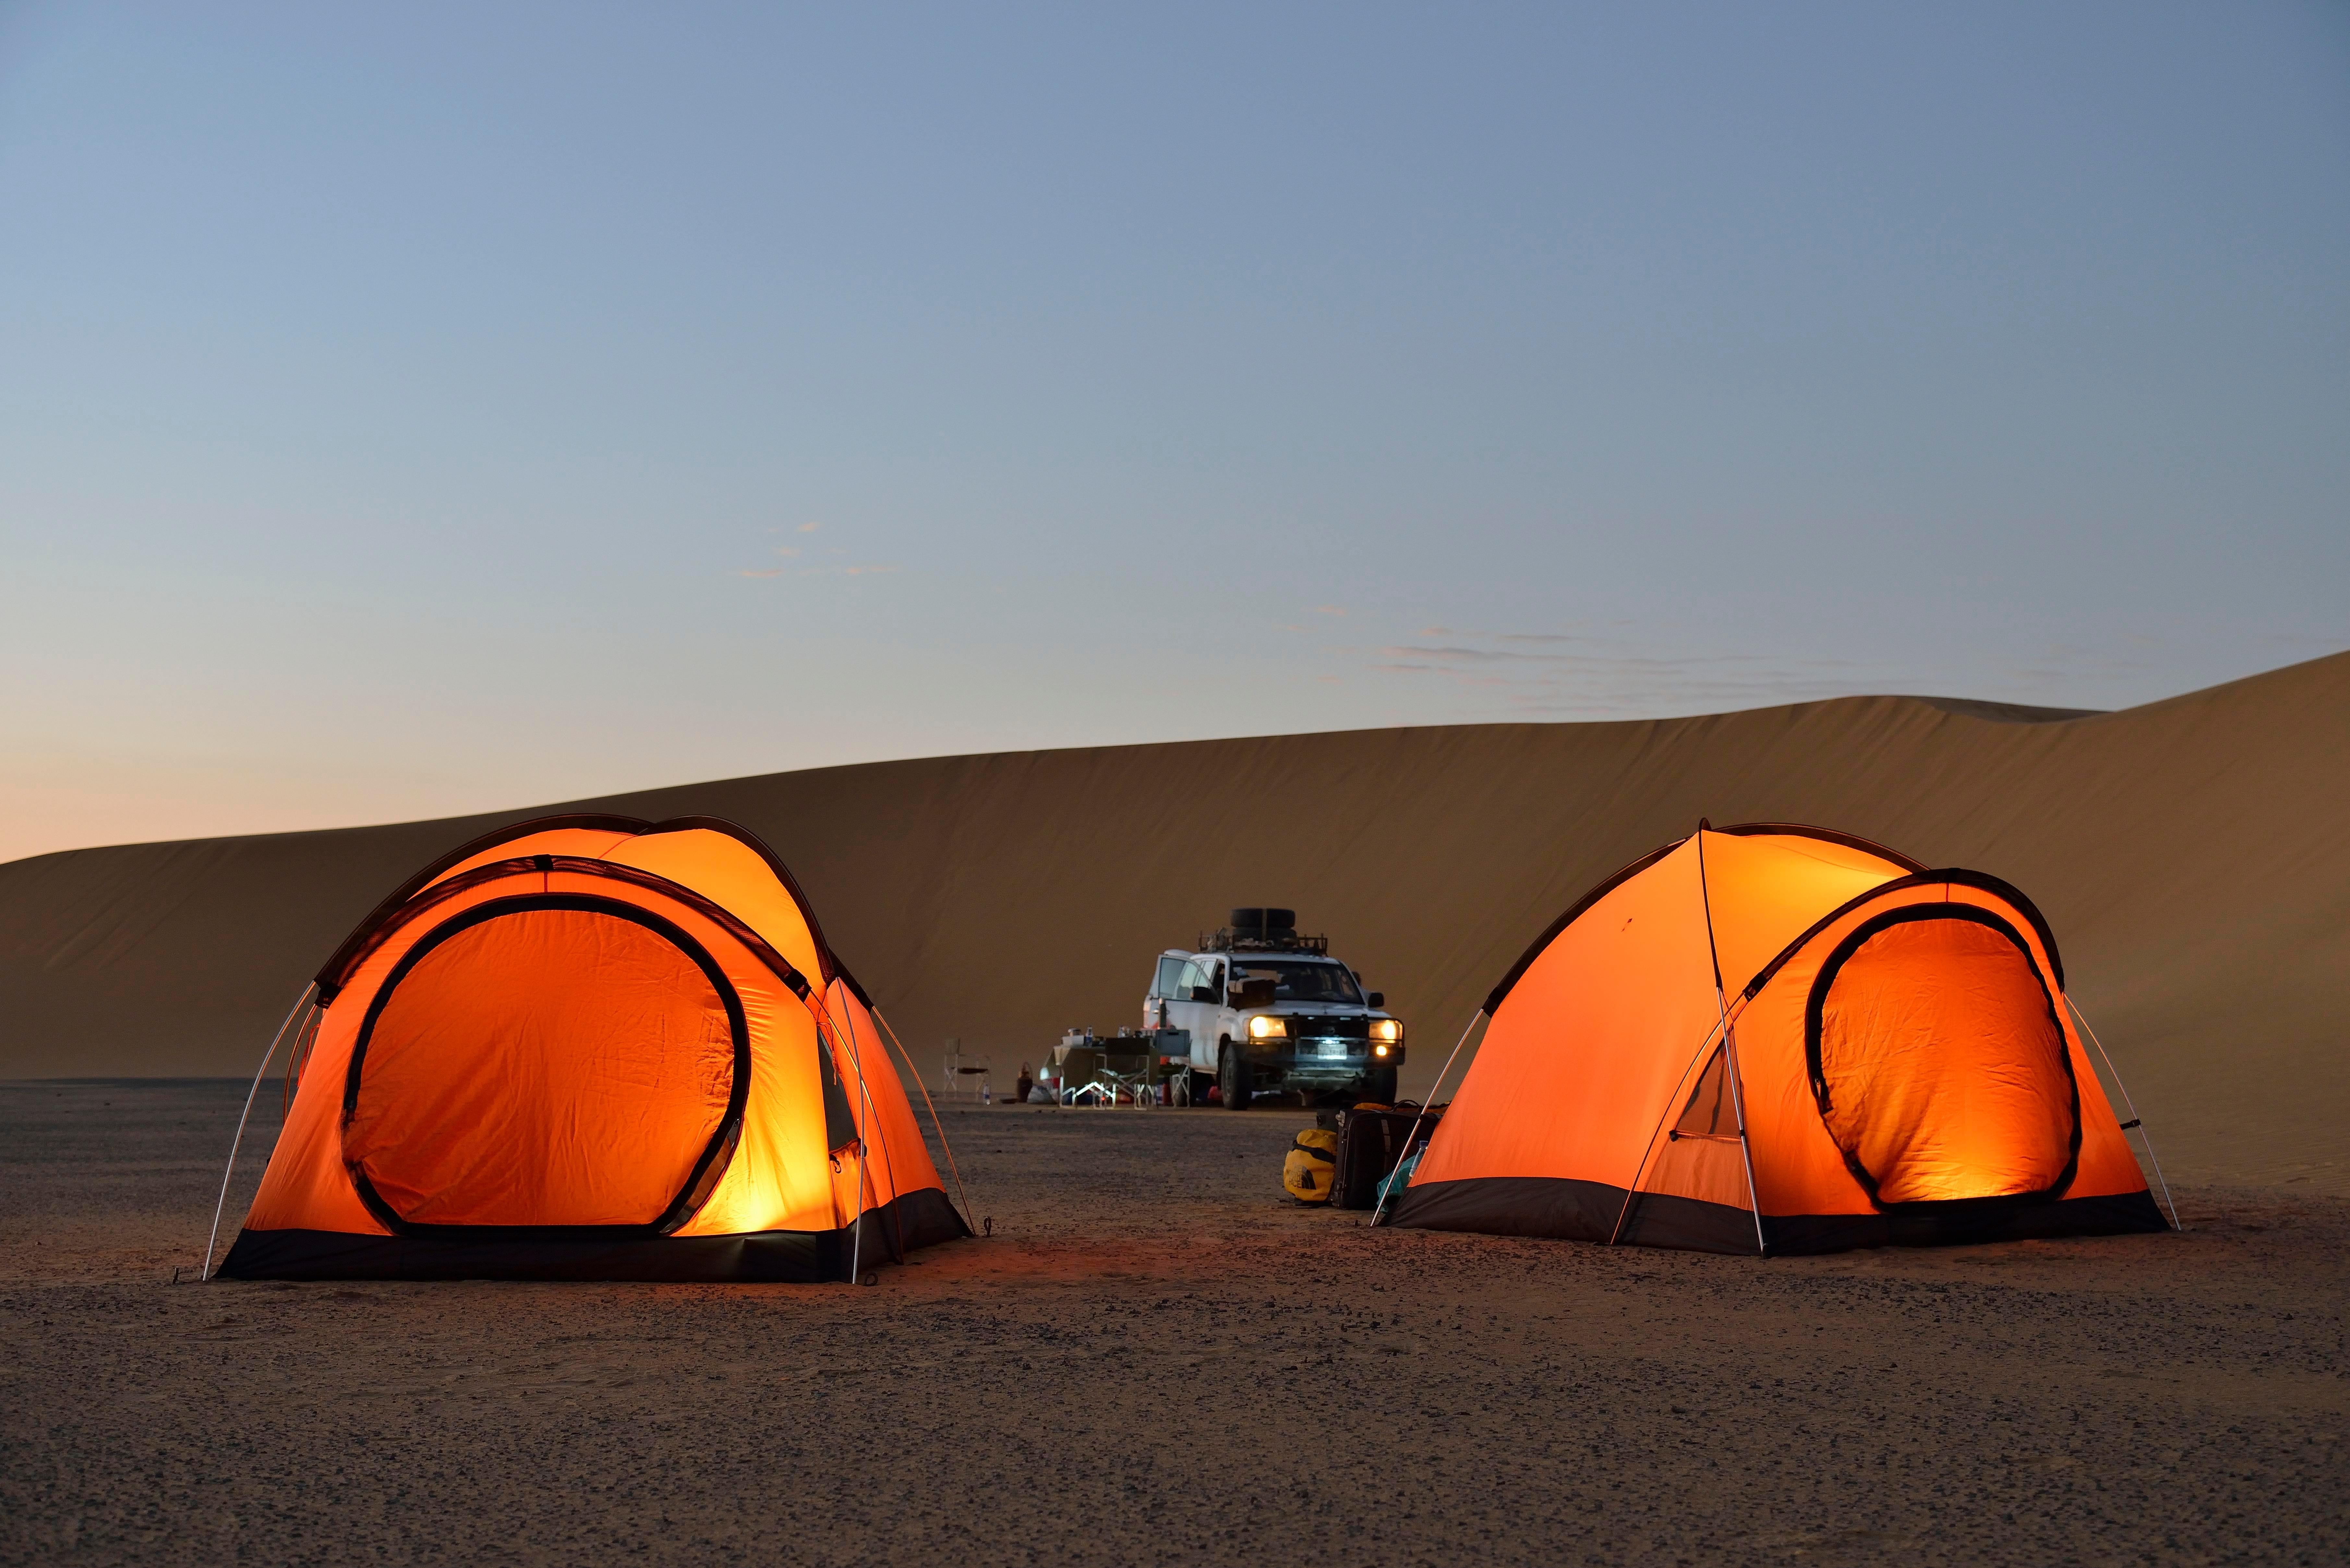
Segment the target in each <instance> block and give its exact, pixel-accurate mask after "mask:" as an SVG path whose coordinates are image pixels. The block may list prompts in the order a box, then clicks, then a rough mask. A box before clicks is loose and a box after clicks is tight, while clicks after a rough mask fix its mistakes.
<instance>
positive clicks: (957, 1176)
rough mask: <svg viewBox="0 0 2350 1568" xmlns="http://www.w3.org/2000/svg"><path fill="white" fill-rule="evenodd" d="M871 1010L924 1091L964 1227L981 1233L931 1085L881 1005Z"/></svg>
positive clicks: (877, 1025)
mask: <svg viewBox="0 0 2350 1568" xmlns="http://www.w3.org/2000/svg"><path fill="white" fill-rule="evenodd" d="M871 1012H872V1013H873V1026H874V1027H875V1028H877V1029H879V1030H880V1031H881V1033H882V1034H883V1036H884V1037H886V1038H887V1039H888V1040H889V1044H892V1045H895V1046H896V1047H897V1048H898V1054H899V1055H900V1056H902V1057H904V1058H905V1059H906V1070H907V1071H908V1072H909V1073H911V1074H912V1075H914V1087H915V1088H917V1089H920V1091H921V1093H922V1105H923V1106H924V1108H926V1109H927V1110H928V1111H929V1112H930V1113H931V1130H933V1131H934V1132H936V1133H937V1134H938V1135H939V1147H941V1148H942V1149H944V1150H946V1155H947V1171H948V1174H950V1175H951V1176H952V1177H953V1178H954V1184H955V1194H956V1196H957V1197H959V1198H961V1199H962V1223H963V1229H964V1230H966V1231H970V1232H971V1233H972V1235H974V1236H976V1235H978V1234H979V1227H978V1226H976V1225H974V1224H972V1222H971V1194H970V1193H968V1192H965V1191H964V1190H963V1188H962V1171H961V1170H960V1169H957V1168H956V1166H955V1157H954V1145H952V1144H951V1143H949V1142H948V1141H947V1129H946V1127H945V1126H944V1125H943V1124H941V1122H940V1120H939V1107H938V1106H937V1105H936V1104H935V1103H933V1102H932V1100H931V1087H930V1085H928V1084H925V1083H923V1082H922V1073H921V1069H920V1068H919V1067H917V1066H915V1065H914V1056H913V1053H912V1052H910V1051H909V1050H907V1049H906V1043H905V1042H904V1041H902V1040H900V1039H899V1038H898V1032H897V1031H896V1030H895V1029H892V1028H890V1027H889V1019H887V1018H885V1017H883V1016H882V1014H881V1010H880V1009H879V1007H875V1008H872V1009H871Z"/></svg>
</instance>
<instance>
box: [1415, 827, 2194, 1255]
mask: <svg viewBox="0 0 2350 1568" xmlns="http://www.w3.org/2000/svg"><path fill="white" fill-rule="evenodd" d="M2068 1008H2069V1003H2068V1002H2066V1000H2065V998H2064V965H2063V962H2062V961H2061V960H2060V959H2059V958H2058V956H2057V952H2056V941H2055V939H2054V937H2053V936H2052V935H2051V934H2050V933H2049V929H2048V923H2047V921H2046V920H2044V919H2042V918H2041V914H2040V911H2039V910H2037V909H2033V906H2032V902H2031V900H2030V899H2028V898H2025V897H2024V896H2023V895H2022V893H2020V892H2018V891H2017V890H2016V889H2015V888H2011V887H2009V886H2008V885H2007V884H2006V883H2004V882H2002V881H2001V880H1999V878H1997V877H1987V876H1984V875H1982V874H1981V873H1980V872H1974V871H1958V870H1945V871H1932V870H1928V869H1927V868H1926V867H1923V866H1920V865H1918V863H1917V862H1916V861H1913V860H1909V859H1908V858H1906V857H1902V856H1899V855H1897V854H1895V853H1894V852H1892V851H1891V850H1888V849H1885V848H1881V847H1879V846H1877V845H1874V844H1870V843H1867V842H1866V840H1863V839H1858V838H1853V837H1850V836H1846V835H1843V834H1838V833H1831V832H1827V831H1825V830H1823V829H1820V828H1813V827H1793V826H1779V825H1757V826H1740V827H1729V828H1721V829H1714V828H1711V827H1709V826H1704V825H1702V824H1700V827H1699V830H1698V831H1697V832H1696V833H1695V834H1693V835H1691V836H1690V837H1688V838H1685V839H1682V840H1680V841H1679V842H1678V843H1675V844H1669V845H1667V846H1664V847H1662V848H1660V849H1658V850H1656V851H1655V852H1653V853H1652V854H1649V855H1648V856H1646V857H1642V858H1641V859H1639V860H1637V861H1635V862H1634V863H1633V864H1631V865H1630V866H1627V867H1625V868H1624V869H1623V870H1621V871H1619V872H1617V874H1616V875H1615V876H1614V877H1609V878H1608V879H1607V881H1606V882H1604V883H1602V884H1600V886H1599V887H1597V888H1594V889H1593V890H1592V891H1591V892H1590V893H1589V894H1587V895H1586V896H1585V898H1583V900H1582V901H1581V902H1579V903H1577V904H1576V905H1575V907H1574V908H1573V909H1569V910H1568V911H1567V912H1566V913H1565V915H1563V916H1561V917H1560V918H1559V919H1558V922H1557V923H1556V924H1555V925H1554V926H1553V927H1552V928H1551V929H1549V930H1547V931H1545V932H1544V933H1543V935H1542V938H1541V939H1540V940H1538V941H1536V942H1535V943H1534V946H1533V947H1532V948H1531V949H1529V950H1527V952H1526V954H1525V956H1524V957H1523V958H1522V959H1520V960H1519V961H1518V963H1517V966H1516V967H1515V968H1514V969H1513V970H1511V971H1510V972H1509V973H1508V975H1506V976H1505V977H1503V981H1502V983H1501V984H1500V985H1498V986H1496V987H1495V988H1494V989H1493V992H1492V995H1491V996H1489V997H1488V998H1487V999H1486V1002H1485V1005H1484V1008H1483V1013H1484V1015H1485V1016H1486V1017H1488V1018H1489V1019H1490V1021H1491V1022H1490V1023H1489V1024H1488V1027H1487V1030H1486V1033H1485V1038H1484V1040H1483V1043H1482V1044H1481V1045H1480V1046H1479V1048H1478V1052H1477V1055H1476V1059H1475V1061H1474V1063H1473V1064H1471V1068H1470V1070H1469V1073H1468V1075H1467V1076H1466V1077H1465V1078H1464V1079H1463V1080H1462V1082H1461V1089H1460V1093H1459V1094H1458V1095H1457V1096H1455V1098H1454V1099H1453V1102H1452V1105H1451V1108H1450V1109H1449V1110H1448V1111H1447V1113H1446V1114H1445V1116H1443V1118H1442V1120H1441V1121H1440V1122H1439V1123H1438V1124H1437V1127H1436V1129H1435V1132H1434V1135H1433V1136H1432V1137H1431V1138H1430V1142H1429V1146H1428V1149H1427V1152H1426V1154H1425V1155H1424V1156H1423V1157H1422V1158H1421V1159H1420V1160H1419V1164H1418V1165H1417V1167H1416V1168H1414V1169H1413V1170H1412V1172H1411V1176H1410V1179H1409V1186H1408V1187H1407V1188H1406V1189H1404V1190H1403V1192H1402V1193H1401V1195H1400V1196H1399V1198H1397V1199H1396V1200H1395V1206H1394V1209H1393V1210H1392V1212H1391V1214H1390V1215H1389V1216H1388V1222H1389V1223H1393V1224H1398V1225H1409V1226H1419V1227H1423V1228H1426V1229H1430V1230H1439V1231H1487V1232H1492V1233H1496V1234H1502V1235H1523V1236H1562V1237H1572V1238H1575V1239H1578V1240H1584V1241H1610V1242H1613V1241H1626V1242H1640V1243H1646V1244H1648V1245H1651V1246H1661V1247H1684V1248H1692V1249H1696V1250H1699V1251H1721V1252H1762V1253H1766V1254H1769V1253H1793V1252H1821V1251H1839V1250H1842V1249H1844V1248H1847V1247H1867V1246H1879V1245H1884V1244H1886V1243H1888V1242H1898V1243H1923V1242H1934V1241H1982V1240H1991V1239H2003V1238H2014V1237H2025V1236H2052V1235H2082V1234H2091V1235H2095V1234H2111V1233H2116V1232H2121V1231H2158V1230H2163V1229H2166V1226H2165V1224H2164V1221H2163V1219H2162V1216H2161V1213H2160V1211H2159V1210H2157V1209H2156V1207H2155V1204H2154V1199H2153V1197H2152V1195H2151V1194H2150V1193H2149V1192H2148V1190H2147V1183H2146V1179H2145V1177H2144V1176H2143V1175H2141V1174H2140V1172H2139V1169H2138V1165H2137V1158H2135V1156H2134V1155H2133V1154H2132V1153H2131V1150H2130V1147H2129V1144H2128V1142H2127V1140H2126V1138H2125V1137H2124V1136H2123V1134H2124V1128H2123V1126H2122V1125H2121V1124H2119V1123H2118V1122H2117V1121H2116V1118H2115V1116H2114V1113H2113V1110H2112V1108H2111V1107H2110V1106H2108V1105H2107V1103H2106V1095H2105V1091H2104V1090H2103V1089H2102V1088H2101V1087H2100V1086H2099V1084H2098V1080H2097V1075H2096V1073H2095V1071H2094V1069H2093V1068H2092V1067H2091V1066H2090V1064H2089V1059H2088V1057H2087V1055H2086V1054H2085V1052H2084V1051H2083V1049H2082V1044H2081V1038H2080V1035H2079V1034H2078V1033H2076V1032H2075V1027H2074V1016H2073V1015H2070V1014H2069V1013H2068ZM2129 1125H2130V1126H2133V1127H2134V1126H2136V1125H2137V1123H2136V1121H2135V1119H2133V1120H2132V1121H2131V1123H2130V1124H2129Z"/></svg>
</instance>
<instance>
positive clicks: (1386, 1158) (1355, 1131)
mask: <svg viewBox="0 0 2350 1568" xmlns="http://www.w3.org/2000/svg"><path fill="white" fill-rule="evenodd" d="M1443 1115H1444V1107H1443V1106H1434V1107H1432V1108H1430V1109H1428V1110H1425V1111H1423V1110H1422V1109H1420V1108H1419V1106H1415V1105H1412V1104H1409V1102H1406V1103H1405V1104H1402V1105H1395V1106H1372V1105H1362V1106H1355V1107H1354V1108H1353V1109H1352V1110H1345V1111H1340V1112H1339V1113H1338V1115H1337V1118H1336V1120H1337V1123H1338V1168H1337V1173H1336V1190H1334V1191H1333V1192H1332V1193H1331V1195H1330V1207H1332V1208H1333V1209H1370V1208H1374V1207H1376V1206H1377V1205H1378V1200H1379V1183H1380V1182H1382V1181H1385V1180H1386V1179H1388V1176H1389V1175H1390V1174H1392V1173H1393V1172H1394V1170H1395V1168H1396V1167H1397V1166H1399V1165H1400V1164H1402V1163H1403V1160H1404V1157H1405V1156H1406V1155H1408V1154H1410V1153H1411V1152H1412V1150H1413V1149H1418V1148H1424V1147H1427V1144H1428V1137H1429V1135H1430V1133H1432V1132H1434V1131H1435V1130H1436V1124H1437V1121H1438V1119H1439V1118H1440V1117H1441V1116H1443ZM1415 1124H1417V1125H1418V1127H1419V1132H1418V1133H1414V1132H1413V1131H1412V1128H1413V1127H1414V1125H1415ZM1407 1138H1409V1140H1410V1142H1411V1147H1410V1148H1406V1147H1404V1142H1405V1140H1406V1139H1407Z"/></svg>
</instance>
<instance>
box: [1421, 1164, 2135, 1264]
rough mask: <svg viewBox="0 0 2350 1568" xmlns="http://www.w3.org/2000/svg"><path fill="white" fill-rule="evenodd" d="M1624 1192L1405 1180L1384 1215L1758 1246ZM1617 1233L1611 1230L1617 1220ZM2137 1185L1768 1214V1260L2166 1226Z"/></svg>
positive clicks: (1706, 1247)
mask: <svg viewBox="0 0 2350 1568" xmlns="http://www.w3.org/2000/svg"><path fill="white" fill-rule="evenodd" d="M1624 1196H1625V1194H1624V1189H1622V1188H1620V1187H1610V1186H1608V1185H1607V1184H1606V1183H1605V1182H1598V1181H1571V1180H1567V1179H1563V1178H1558V1177H1544V1176H1509V1177H1485V1178H1481V1179H1475V1180H1470V1181H1438V1182H1431V1183H1430V1184H1428V1185H1426V1186H1420V1187H1411V1188H1408V1189H1405V1191H1404V1195H1403V1197H1402V1198H1401V1199H1399V1200H1398V1201H1397V1203H1396V1206H1395V1209H1394V1210H1393V1211H1392V1212H1391V1213H1390V1214H1389V1215H1388V1220H1387V1223H1388V1224H1390V1225H1401V1226H1406V1227H1409V1228H1411V1229H1414V1230H1420V1231H1478V1232H1481V1233H1482V1234H1484V1235H1488V1236H1545V1237H1553V1238H1555V1239H1558V1240H1561V1241H1607V1240H1608V1239H1609V1238H1610V1237H1611V1236H1613V1237H1615V1239H1616V1240H1617V1241H1618V1242H1619V1243H1621V1244H1623V1245H1626V1246H1636V1247H1672V1248H1678V1249H1679V1250H1681V1251H1691V1252H1739V1253H1744V1254H1746V1255H1747V1256H1749V1257H1752V1255H1753V1254H1754V1251H1755V1241H1754V1216H1753V1215H1752V1213H1751V1212H1749V1211H1748V1210H1743V1209H1734V1208H1731V1207H1730V1206H1729V1205H1727V1204H1721V1203H1706V1202H1701V1201H1700V1200H1699V1199H1694V1198H1673V1197H1668V1196H1666V1195H1663V1194H1660V1193H1653V1192H1651V1193H1643V1194H1642V1195H1640V1196H1639V1197H1638V1199H1635V1200H1634V1201H1633V1203H1632V1205H1631V1208H1630V1210H1629V1211H1628V1212H1627V1211H1626V1209H1625V1205H1624ZM1619 1216H1621V1217H1622V1223H1623V1233H1622V1234H1621V1235H1617V1231H1616V1227H1617V1219H1618V1217H1619ZM2169 1229H2170V1223H2169V1221H2168V1220H2165V1219H2164V1218H2163V1217H2162V1211H2161V1210H2158V1209H2157V1208H2156V1207H2155V1206H2154V1196H2153V1194H2151V1193H2149V1192H2147V1191H2145V1190H2144V1189H2140V1190H2139V1191H2137V1192H2125V1193H2119V1194H2116V1195H2115V1196H2113V1197H2108V1198H2064V1199H2043V1198H2025V1199H1983V1200H1976V1201H1970V1202H1959V1203H1913V1204H1905V1205H1901V1206H1900V1207H1898V1208H1896V1209H1893V1210H1887V1211H1886V1212H1883V1213H1877V1214H1766V1215H1764V1216H1763V1238H1764V1240H1765V1241H1767V1242H1768V1244H1769V1250H1770V1253H1771V1255H1772V1256H1773V1257H1789V1256H1798V1255H1802V1254H1805V1253H1813V1252H1844V1251H1852V1250H1854V1249H1856V1248H1862V1247H1947V1246H1963V1245H1966V1244H1969V1243H1972V1242H1983V1241H2031V1240H2035V1239H2038V1238H2042V1237H2052V1236H2128V1235H2138V1234H2142V1233H2145V1232H2148V1231H2168V1230H2169Z"/></svg>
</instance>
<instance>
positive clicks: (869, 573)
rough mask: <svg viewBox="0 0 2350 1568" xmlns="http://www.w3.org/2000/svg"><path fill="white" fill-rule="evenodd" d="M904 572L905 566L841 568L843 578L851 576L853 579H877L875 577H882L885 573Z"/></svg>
mask: <svg viewBox="0 0 2350 1568" xmlns="http://www.w3.org/2000/svg"><path fill="white" fill-rule="evenodd" d="M903 570H905V568H904V567H903V566H843V567H842V568H841V573H842V575H843V576H851V577H875V576H881V575H882V574H883V573H885V572H900V571H903Z"/></svg>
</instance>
